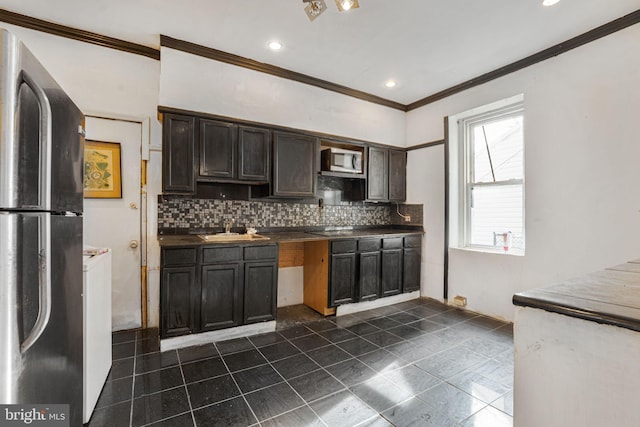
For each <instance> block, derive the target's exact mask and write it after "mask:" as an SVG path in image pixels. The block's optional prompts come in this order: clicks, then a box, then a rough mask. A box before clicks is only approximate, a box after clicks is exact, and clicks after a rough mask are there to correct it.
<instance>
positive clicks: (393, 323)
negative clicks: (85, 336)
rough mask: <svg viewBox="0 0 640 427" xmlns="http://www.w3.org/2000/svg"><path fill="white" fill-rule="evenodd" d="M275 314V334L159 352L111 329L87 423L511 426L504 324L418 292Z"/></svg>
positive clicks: (142, 336) (143, 336) (135, 334)
mask: <svg viewBox="0 0 640 427" xmlns="http://www.w3.org/2000/svg"><path fill="white" fill-rule="evenodd" d="M305 310H306V311H305ZM278 318H279V321H278V328H277V331H276V332H272V333H268V334H263V335H257V336H252V337H249V338H240V339H234V340H229V341H221V342H215V343H210V344H205V345H202V346H198V347H189V348H183V349H180V350H172V351H166V352H158V348H159V342H158V337H157V330H143V331H125V332H117V333H114V334H113V359H114V361H113V367H112V369H111V373H110V375H109V378H108V380H107V383H106V384H105V386H104V389H103V391H102V394H101V396H100V399H99V401H98V404H97V407H96V410H95V411H94V413H93V416H92V418H91V421H90V423H89V426H90V427H100V426H109V427H117V426H180V427H182V426H198V427H202V426H265V427H266V426H269V427H271V426H292V427H301V426H329V427H339V426H398V427H404V426H438V427H443V426H488V427H500V426H511V425H512V415H513V393H512V388H513V332H512V327H511V325H510V324H505V323H502V322H498V321H496V320H493V319H490V318H488V317H484V316H477V315H474V314H470V313H467V312H463V311H459V310H455V309H452V308H450V307H448V306H445V305H443V304H440V303H438V302H436V301H433V300H428V299H420V300H413V301H409V302H405V303H400V304H395V305H392V306H388V307H383V308H378V309H374V310H369V311H366V312H362V313H357V314H352V315H347V316H341V317H339V318H336V317H328V318H321V317H320V316H316V315H314V314H309V311H308V310H307V309H306V308H304V307H298V308H288V309H286V310H281V311H279V312H278Z"/></svg>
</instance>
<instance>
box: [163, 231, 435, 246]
mask: <svg viewBox="0 0 640 427" xmlns="http://www.w3.org/2000/svg"><path fill="white" fill-rule="evenodd" d="M203 234H204V233H203ZM409 234H424V232H423V231H421V230H410V229H396V228H373V229H358V230H334V231H313V232H310V231H280V232H275V233H258V235H259V236H264V237H268V238H269V240H229V241H223V242H208V241H205V240H202V239H201V238H199V237H198V235H197V234H175V235H162V236H158V242H159V243H160V246H162V247H169V246H188V245H239V244H242V245H247V244H249V245H256V244H265V243H293V242H311V241H317V240H335V239H357V238H360V237H374V236H380V237H383V236H384V237H393V236H399V237H400V236H406V235H409Z"/></svg>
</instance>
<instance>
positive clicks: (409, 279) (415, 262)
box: [402, 248, 421, 292]
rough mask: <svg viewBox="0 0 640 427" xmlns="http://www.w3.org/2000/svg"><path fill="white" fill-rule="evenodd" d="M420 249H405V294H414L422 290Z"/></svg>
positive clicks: (403, 289)
mask: <svg viewBox="0 0 640 427" xmlns="http://www.w3.org/2000/svg"><path fill="white" fill-rule="evenodd" d="M420 254H421V251H420V248H405V249H404V260H403V263H404V272H403V278H404V283H403V288H402V291H403V292H413V291H417V290H419V289H420V258H421V257H420Z"/></svg>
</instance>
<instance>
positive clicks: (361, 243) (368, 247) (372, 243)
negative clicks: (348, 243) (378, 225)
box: [358, 239, 382, 252]
mask: <svg viewBox="0 0 640 427" xmlns="http://www.w3.org/2000/svg"><path fill="white" fill-rule="evenodd" d="M381 245H382V243H381V240H380V239H360V240H358V251H360V252H371V251H377V250H380V246H381Z"/></svg>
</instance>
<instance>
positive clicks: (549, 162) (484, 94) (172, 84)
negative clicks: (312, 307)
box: [3, 1, 639, 326]
mask: <svg viewBox="0 0 640 427" xmlns="http://www.w3.org/2000/svg"><path fill="white" fill-rule="evenodd" d="M71 4H72V2H70V3H69V8H71V9H75V7H78V5H73V6H71ZM365 6H366V5H365V4H364V3H363V4H362V5H361V7H360V9H359V10H356V11H353V12H352V13H351V15H349V16H354V17H355V16H356V15H355V13H356V12H363V11H364V10H365ZM635 6H637V5H636V4H635V2H621V3H618V4H617V7H619V9H618V10H609V9H607V10H602V11H599V12H598V13H596V14H594V16H593V17H592V18H591V21H589V22H588V25H587V23H585V24H584V26H583V28H582V30H581V31H577V32H576V33H571V34H566V35H565V36H564V37H561V36H560V35H558V36H557V37H558V38H557V39H556V40H555V41H554V42H553V43H547V44H544V45H542V46H540V47H539V48H538V49H537V50H539V49H541V48H546V47H548V46H550V45H553V44H555V43H559V42H562V41H564V40H567V39H569V38H570V37H572V36H574V35H577V34H579V33H582V32H585V31H587V30H590V29H592V28H595V27H597V26H598V25H602V24H604V23H606V22H609V21H611V20H613V19H616V18H619V17H621V16H623V15H625V14H627V13H630V12H632V11H633V10H634V9H635ZM83 7H84V6H83ZM87 7H88V6H87ZM203 7H204V6H203ZM225 7H230V6H225ZM238 7H239V6H238ZM414 7H418V6H417V5H414ZM557 7H564V8H567V7H569V6H566V5H563V3H560V4H559V5H557ZM625 7H626V9H625ZM3 8H6V9H9V10H11V11H15V12H18V13H22V14H25V15H29V16H33V17H36V18H40V19H43V20H45V21H53V22H58V23H63V24H65V25H68V26H70V27H76V28H82V29H85V28H87V27H86V26H85V25H84V23H83V22H82V21H83V19H82V18H81V16H80V14H78V13H76V12H74V13H70V12H69V10H70V9H67V8H65V7H56V10H52V9H51V8H50V7H47V6H45V5H43V4H40V5H38V4H31V5H23V4H22V2H18V1H15V2H3ZM294 9H295V13H293V12H291V13H292V14H293V16H292V17H291V21H292V23H293V22H295V25H296V26H300V29H301V31H304V30H307V29H308V28H309V25H315V24H321V23H322V22H323V21H325V22H326V21H327V18H330V17H332V16H331V15H326V16H324V15H323V16H322V17H319V18H318V19H317V20H316V21H315V22H313V23H309V22H308V20H307V18H306V17H305V16H304V15H301V16H300V18H301V21H300V22H297V18H298V16H299V14H300V13H302V12H301V11H300V10H298V9H299V8H297V7H296V8H294ZM550 10H551V9H550ZM561 10H562V9H561ZM83 13H86V14H87V16H85V18H86V19H88V20H90V21H93V20H96V21H97V23H96V27H95V29H94V31H96V32H98V33H104V34H115V36H118V37H119V38H123V39H127V40H128V39H129V37H125V36H123V35H119V34H117V31H115V32H112V31H113V27H114V26H116V27H117V26H118V25H125V23H123V22H119V23H118V24H117V25H116V24H115V22H116V20H114V21H112V22H103V23H101V22H100V20H99V19H96V17H95V16H92V15H93V14H92V11H91V10H90V8H88V9H87V10H86V11H85V12H83ZM139 13H141V14H142V13H143V12H139ZM265 13H266V11H265ZM332 13H333V14H334V16H333V18H337V17H338V15H337V12H335V13H334V12H332ZM546 13H551V12H549V11H547V12H546ZM564 13H567V12H564ZM581 13H582V12H581V11H580V10H579V9H578V10H577V11H575V12H574V13H573V15H576V16H579V15H580V14H581ZM154 17H156V16H155V15H154ZM156 18H157V21H158V22H164V21H163V19H164V20H167V18H166V17H165V18H162V17H161V16H157V17H156ZM129 25H133V24H129ZM202 25H205V24H202ZM220 25H222V23H220ZM292 25H293V24H292ZM166 26H167V27H166V28H172V27H171V23H170V22H168V23H166ZM6 27H7V28H8V29H10V30H11V31H12V32H14V33H15V34H17V35H19V36H20V38H21V39H23V40H24V41H25V43H26V44H27V45H28V46H29V47H30V48H31V49H32V50H33V51H34V53H35V54H36V56H37V57H38V58H40V60H41V61H42V62H43V63H44V64H45V65H46V66H47V68H48V69H49V70H50V72H51V73H52V74H53V75H54V76H55V77H56V79H57V80H58V81H59V83H60V84H61V85H62V86H63V87H64V88H65V90H66V91H67V92H68V93H69V94H70V96H71V97H72V99H74V101H75V102H76V103H77V104H78V105H79V106H80V107H81V109H82V110H83V111H84V112H85V114H88V113H93V114H95V115H100V114H102V115H108V116H112V117H120V118H131V117H134V118H139V119H144V118H149V117H150V118H151V120H150V126H149V131H148V132H149V137H148V140H149V142H148V145H147V147H146V148H147V149H148V152H149V163H148V170H147V183H148V188H147V191H148V197H147V200H148V207H147V209H148V212H149V215H148V220H149V222H148V224H147V226H146V237H147V241H148V243H149V245H148V248H147V260H148V264H147V282H148V292H147V301H148V303H147V305H148V307H147V319H146V321H147V325H149V326H159V324H160V319H159V313H160V311H159V308H158V304H159V292H160V290H159V284H160V247H159V246H158V245H156V242H157V240H158V235H157V230H158V226H159V225H158V224H157V223H156V221H157V219H156V215H155V213H156V210H157V200H158V195H159V194H161V193H162V173H161V167H160V166H161V164H162V156H161V154H162V152H161V150H162V148H161V145H162V128H161V124H160V122H158V121H157V120H156V119H155V118H156V116H157V114H158V106H169V107H173V108H179V109H184V110H189V111H197V112H204V113H212V114H218V115H222V116H226V117H232V118H237V119H241V120H250V121H254V122H260V123H269V124H275V125H279V126H286V127H289V128H296V129H304V130H308V131H312V132H323V133H326V134H331V135H339V136H345V137H351V138H356V139H360V140H364V141H372V142H377V143H383V144H387V145H391V146H395V147H405V146H406V147H414V146H419V145H421V144H424V143H425V142H432V141H433V142H437V141H441V140H442V139H443V137H444V135H445V134H444V129H443V122H442V120H443V117H445V116H448V115H452V114H456V113H458V112H460V111H465V110H468V109H469V108H473V107H476V106H478V105H483V104H486V103H489V102H493V101H495V100H497V99H502V98H506V97H508V96H512V95H513V94H515V93H524V94H525V99H526V108H527V143H526V144H527V146H526V174H527V215H526V221H527V237H528V241H527V244H528V246H527V253H526V256H524V257H516V256H499V255H495V254H483V253H476V252H471V251H463V250H457V249H452V250H451V251H450V254H449V259H448V283H449V295H450V296H451V297H453V296H455V295H463V296H465V297H466V298H467V308H468V309H469V310H471V311H473V312H478V313H481V314H483V315H487V316H491V317H496V318H499V319H503V320H507V321H512V320H513V306H512V304H511V297H512V296H513V294H514V293H517V292H520V291H524V290H527V289H531V288H533V287H538V286H540V285H543V284H547V283H551V282H555V281H558V280H562V279H565V278H569V277H573V276H576V275H580V274H583V273H587V272H591V271H594V270H597V269H601V268H605V267H609V266H612V265H616V264H620V263H622V262H625V261H628V260H631V259H634V258H637V254H638V252H639V251H638V242H637V239H633V238H632V237H630V236H637V235H638V221H637V211H638V208H637V200H638V194H637V191H636V190H635V189H634V188H632V186H629V185H627V184H626V183H627V182H634V181H635V180H637V179H638V172H637V170H636V169H637V168H636V167H635V162H634V159H637V158H638V147H637V144H635V143H634V138H633V135H634V134H633V133H632V132H633V129H634V127H633V126H632V123H634V115H633V112H634V111H636V110H637V103H638V97H637V96H634V95H637V76H636V75H634V73H632V72H630V70H636V69H638V61H639V59H638V57H637V54H636V50H635V49H634V48H633V46H634V43H635V42H634V40H637V31H638V30H637V28H636V27H637V26H631V27H629V28H626V29H623V30H621V31H619V32H616V33H613V34H610V35H608V36H606V37H604V38H602V39H598V40H596V41H593V42H591V43H589V44H587V45H584V46H581V47H579V48H577V49H574V50H571V51H569V52H567V53H565V54H562V55H560V56H557V57H555V58H552V59H548V60H546V61H543V62H540V63H537V64H535V65H532V66H530V67H527V68H524V69H522V70H520V71H517V72H515V73H513V74H509V75H506V76H504V77H501V78H499V79H496V80H493V81H490V82H487V83H485V84H483V85H480V86H476V87H474V88H472V89H469V90H467V91H463V92H461V93H458V94H455V95H452V96H450V97H448V98H444V99H442V100H440V101H436V102H434V103H431V104H428V105H425V106H423V107H421V108H416V109H412V110H411V111H409V112H406V113H405V112H403V111H399V110H396V109H393V108H387V107H383V106H380V105H377V104H374V103H371V102H367V101H362V100H358V99H355V98H352V97H347V96H344V95H341V94H338V93H335V92H329V91H325V90H323V89H318V88H314V87H309V86H302V85H300V84H299V83H296V82H291V81H287V80H283V79H279V78H277V77H273V76H270V75H266V74H262V73H258V72H256V71H251V70H247V69H244V68H239V67H236V66H233V65H229V64H225V63H221V62H217V61H212V60H209V59H206V58H202V57H197V56H195V55H190V54H186V53H184V52H182V51H179V50H176V49H172V48H169V47H158V46H159V40H158V37H159V36H158V34H163V33H164V31H165V30H158V31H156V32H155V33H154V34H153V35H152V36H149V35H147V36H141V38H140V39H134V40H137V41H138V42H139V43H141V44H144V45H147V46H155V48H156V49H160V50H161V56H162V60H161V61H158V60H156V59H151V58H149V57H145V56H142V55H134V54H131V53H126V52H121V51H117V50H113V49H108V48H105V47H100V46H96V45H92V44H88V43H84V42H80V41H76V40H71V39H67V38H62V37H59V36H53V35H49V34H46V33H45V32H42V31H35V30H33V29H27V28H24V27H22V26H19V25H16V24H7V25H6ZM92 28H93V27H89V29H92ZM166 32H168V30H167V31H166ZM179 34H181V33H180V32H178V31H176V32H174V33H173V34H171V35H173V36H176V37H178V35H179ZM145 37H146V38H145ZM178 38H184V39H187V37H186V36H185V37H178ZM260 42H262V41H260ZM202 44H205V45H206V44H207V43H204V42H202ZM211 47H215V48H220V49H222V50H225V49H226V48H225V46H224V45H221V46H219V45H212V46H211ZM228 50H231V49H228ZM534 51H535V50H532V51H531V52H526V53H522V52H517V53H516V54H515V56H514V57H513V58H512V59H511V61H504V62H502V63H500V64H499V65H504V63H509V62H512V61H513V60H517V59H521V58H523V57H525V56H527V55H528V54H530V53H532V52H534ZM54 52H55V54H54ZM78 57H80V58H82V61H83V67H78V66H77V65H75V63H74V61H75V60H76V58H78ZM261 60H262V61H264V62H267V63H269V62H272V60H270V59H269V57H265V58H263V59H261ZM495 68H497V66H496V67H492V68H489V69H488V70H485V71H490V70H491V69H495ZM479 74H481V73H480V72H476V73H474V74H472V75H470V76H468V77H469V78H471V77H475V75H479ZM214 76H216V77H215V78H214ZM461 80H465V79H461ZM432 92H436V90H433V91H432ZM429 93H430V92H429V91H428V90H424V91H422V92H420V95H419V96H418V98H419V97H420V96H426V95H428V94H429ZM247 94H250V95H251V96H247ZM310 98H312V99H313V102H309V99H310ZM415 99H416V98H415V97H414V98H410V99H407V100H406V101H405V102H407V103H408V102H413V101H414V100H415ZM286 106H289V107H290V106H305V108H304V109H303V108H297V107H296V108H284V107H286ZM634 107H636V108H634ZM354 111H357V114H354ZM444 157H445V153H444V146H443V145H442V144H434V145H430V146H425V147H423V148H418V149H414V150H410V151H409V152H408V155H407V203H410V204H417V205H420V204H422V205H423V207H424V210H423V226H424V228H425V230H426V234H425V237H424V239H423V246H422V257H423V258H422V271H421V277H422V283H421V295H422V296H423V297H429V298H434V299H437V300H442V299H443V297H442V295H443V281H444V276H445V273H446V272H447V271H446V270H445V259H444V251H443V248H444V247H445V235H444V226H445V222H446V219H445V216H444V203H445V181H444V176H445V175H444V169H445V163H444ZM595 171H598V173H594V172H595ZM285 275H288V276H292V279H291V281H292V282H295V281H299V280H300V277H301V276H302V272H301V271H300V270H299V269H296V268H295V267H294V268H293V269H291V270H289V269H284V270H283V271H280V276H285ZM478 278H482V282H483V283H482V286H478Z"/></svg>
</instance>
